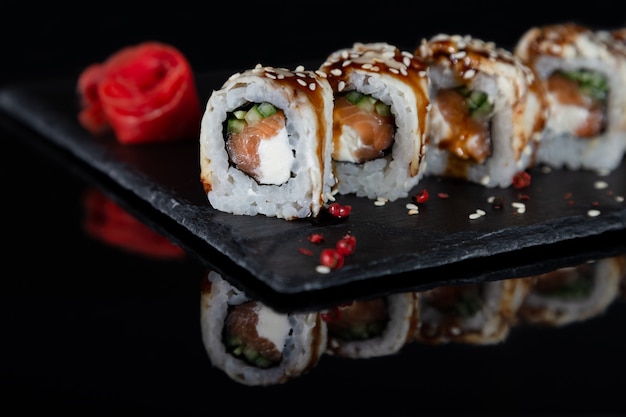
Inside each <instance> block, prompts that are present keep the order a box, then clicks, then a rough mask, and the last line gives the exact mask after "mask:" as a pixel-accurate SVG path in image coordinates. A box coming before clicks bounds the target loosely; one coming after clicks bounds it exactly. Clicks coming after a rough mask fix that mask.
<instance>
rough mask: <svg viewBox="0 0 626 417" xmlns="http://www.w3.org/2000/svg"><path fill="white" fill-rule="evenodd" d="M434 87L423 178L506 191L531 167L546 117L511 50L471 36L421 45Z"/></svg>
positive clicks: (538, 92)
mask: <svg viewBox="0 0 626 417" xmlns="http://www.w3.org/2000/svg"><path fill="white" fill-rule="evenodd" d="M415 55H416V56H418V57H420V58H422V59H423V60H425V61H426V63H427V64H428V71H429V76H430V81H431V87H430V101H431V104H432V108H431V110H430V115H429V116H430V117H429V119H430V123H429V129H428V133H427V138H428V139H427V140H428V147H429V148H428V153H427V154H426V175H429V176H441V177H448V178H455V179H460V180H463V181H469V182H472V183H477V184H482V185H484V186H486V187H508V186H510V185H511V184H512V183H513V178H514V176H515V175H516V174H517V173H519V172H521V171H524V170H526V169H527V168H529V167H531V166H532V165H533V163H534V155H535V151H536V149H537V147H538V146H539V141H540V138H541V135H540V133H541V132H542V130H543V128H544V126H545V122H546V118H547V111H548V108H547V102H546V98H545V91H544V90H543V88H542V85H541V83H540V82H539V81H538V80H537V79H536V77H535V75H534V73H533V72H532V70H531V69H530V68H528V66H526V65H524V64H523V63H522V62H521V60H520V59H519V58H517V57H515V56H514V55H513V54H512V53H511V52H510V51H508V50H505V49H503V48H499V47H496V45H495V44H494V43H492V42H486V41H483V40H481V39H477V38H473V37H471V36H469V35H467V36H461V35H447V34H439V35H436V36H433V37H431V38H430V39H423V40H422V42H421V44H420V45H419V46H418V47H417V48H416V50H415Z"/></svg>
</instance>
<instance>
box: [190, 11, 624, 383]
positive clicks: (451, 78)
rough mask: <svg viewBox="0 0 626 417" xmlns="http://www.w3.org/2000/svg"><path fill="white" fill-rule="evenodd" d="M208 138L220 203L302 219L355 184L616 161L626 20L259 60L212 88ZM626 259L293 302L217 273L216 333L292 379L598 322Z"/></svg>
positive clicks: (209, 320) (386, 187)
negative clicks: (294, 307) (336, 361)
mask: <svg viewBox="0 0 626 417" xmlns="http://www.w3.org/2000/svg"><path fill="white" fill-rule="evenodd" d="M200 148H201V153H200V158H201V161H200V165H201V180H202V183H203V184H204V188H205V190H206V192H207V196H208V199H209V201H210V202H211V204H212V205H213V207H214V208H216V209H218V210H221V211H225V212H230V213H234V214H244V215H256V214H263V215H266V216H271V217H278V218H283V219H287V220H291V219H295V218H305V217H310V216H316V215H318V214H319V212H320V211H321V210H323V209H324V207H326V206H327V205H328V203H329V202H331V201H334V200H333V199H334V196H336V195H337V193H339V194H348V193H354V194H356V195H357V196H360V197H364V198H369V199H373V200H377V199H384V200H386V201H394V200H396V199H398V198H401V197H406V196H407V195H409V193H411V192H412V190H413V189H414V188H415V187H416V185H417V184H418V183H419V181H420V179H421V178H423V177H424V176H441V177H446V178H453V179H456V180H461V181H467V182H470V183H474V184H480V185H481V186H484V187H493V188H495V187H510V186H511V185H512V183H513V181H514V177H515V175H516V174H517V173H519V172H522V171H525V170H528V169H531V168H533V167H535V166H538V165H539V164H542V165H546V166H549V167H552V168H555V169H567V170H588V171H597V172H598V173H599V175H600V174H601V175H606V174H610V173H611V172H613V171H615V170H616V169H617V168H618V167H619V166H620V164H621V162H622V159H623V155H624V152H625V149H626V28H614V29H601V30H596V29H593V30H592V29H590V28H588V27H585V26H583V25H580V24H577V23H558V24H552V25H546V26H540V27H539V26H538V27H532V28H530V29H529V30H528V31H527V32H526V33H524V34H523V35H522V36H521V38H520V39H519V42H518V43H517V44H516V45H515V46H514V48H513V49H512V50H507V49H504V48H502V47H498V46H496V45H495V44H494V43H493V42H487V41H483V40H481V39H477V38H475V37H471V36H469V35H447V34H438V35H435V36H433V37H431V38H429V39H423V40H422V41H421V43H419V45H417V47H416V48H415V50H414V51H402V50H399V49H398V48H397V47H395V46H394V45H390V44H388V43H384V42H377V43H354V44H353V45H352V46H351V47H350V48H346V49H341V50H338V51H334V52H332V53H331V54H329V56H328V57H327V59H326V60H325V61H324V62H323V63H322V64H321V65H320V67H319V68H316V69H315V70H307V69H305V68H296V69H294V70H287V69H284V68H273V67H264V66H261V65H258V66H257V67H255V68H250V69H249V70H247V71H243V72H240V73H236V74H233V75H232V76H231V77H230V78H229V79H228V80H227V81H225V83H224V85H223V87H222V88H221V89H219V90H216V91H214V92H213V93H212V95H211V97H210V98H209V100H208V104H207V108H206V112H205V114H204V117H203V119H202V126H201V132H200ZM625 265H626V256H624V255H618V256H613V257H608V258H604V259H595V260H591V261H587V262H584V263H582V264H580V265H575V266H571V267H564V268H559V269H557V270H554V271H550V272H547V273H544V274H541V275H536V276H531V277H524V278H512V279H504V280H497V281H487V282H482V283H473V284H464V285H450V286H443V287H437V288H432V289H428V290H424V291H419V292H403V293H398V294H392V295H387V296H383V297H376V298H371V299H364V300H355V301H353V302H351V303H346V304H343V305H340V306H337V307H335V308H329V309H325V310H323V311H315V312H298V313H292V314H287V313H280V312H277V311H275V310H273V309H272V308H270V307H268V306H265V305H264V304H263V303H261V302H259V301H256V300H254V299H251V298H250V297H248V296H247V295H246V294H245V293H244V292H242V291H240V290H238V289H237V288H235V287H233V286H232V285H231V284H230V283H229V282H227V281H226V280H224V279H223V278H222V277H221V276H220V275H219V274H218V273H216V272H213V271H211V272H208V273H207V275H206V277H205V279H204V280H203V287H202V297H201V300H202V305H201V307H202V308H201V312H202V315H201V322H202V337H203V342H204V344H205V346H206V349H207V352H208V354H209V356H210V359H211V362H212V363H213V365H214V366H216V367H218V368H220V369H222V370H224V372H226V373H227V374H228V376H229V377H231V378H232V379H233V380H235V381H237V382H240V383H242V384H247V385H272V384H279V383H284V382H286V381H288V380H290V379H292V378H294V377H297V376H300V375H302V374H304V373H305V372H307V371H309V370H310V369H311V368H312V367H314V366H315V365H316V364H317V363H318V361H319V360H320V358H321V357H322V356H323V355H324V354H329V355H336V356H343V357H347V358H370V357H375V356H384V355H391V354H395V353H397V352H399V351H400V350H401V349H403V348H404V347H405V346H406V345H407V344H409V343H414V342H418V343H428V344H443V343H450V342H453V343H468V344H476V345H486V344H495V343H501V342H504V341H505V340H506V339H507V336H508V334H509V333H510V331H511V330H512V329H513V327H514V326H516V325H518V324H521V323H527V324H537V325H545V326H553V327H558V326H564V325H568V324H571V323H573V322H578V321H581V320H586V319H590V318H592V317H595V316H598V315H601V314H602V313H603V312H605V311H606V309H607V308H608V307H609V306H610V305H611V304H612V303H613V302H614V301H615V300H626V288H625V287H626V284H625V281H626V278H624V276H625V269H626V266H625Z"/></svg>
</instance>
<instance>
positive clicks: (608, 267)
mask: <svg viewBox="0 0 626 417" xmlns="http://www.w3.org/2000/svg"><path fill="white" fill-rule="evenodd" d="M623 275H624V258H623V257H620V256H618V257H611V258H605V259H601V260H598V261H593V262H586V263H583V264H580V265H577V266H573V267H566V268H559V269H557V270H555V271H551V272H547V273H545V274H542V275H538V276H536V277H534V278H535V281H534V285H533V287H532V289H531V291H530V293H529V294H528V297H527V298H526V300H525V301H524V303H523V304H522V306H521V307H520V309H519V311H518V316H519V318H520V320H522V321H523V322H526V323H533V324H544V325H550V326H561V325H565V324H569V323H572V322H576V321H582V320H586V319H589V318H591V317H594V316H597V315H599V314H602V313H603V312H604V311H605V310H606V309H607V307H608V306H609V305H610V304H611V303H612V302H613V301H614V300H615V299H616V297H617V296H618V294H619V285H620V280H621V278H622V276H623Z"/></svg>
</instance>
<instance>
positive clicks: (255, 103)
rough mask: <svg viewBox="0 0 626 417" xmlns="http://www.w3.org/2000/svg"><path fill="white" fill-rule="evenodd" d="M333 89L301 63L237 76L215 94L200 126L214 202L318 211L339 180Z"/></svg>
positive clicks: (247, 210)
mask: <svg viewBox="0 0 626 417" xmlns="http://www.w3.org/2000/svg"><path fill="white" fill-rule="evenodd" d="M332 109H333V94H332V90H331V88H330V84H329V83H328V81H327V80H326V78H324V77H321V76H318V75H317V74H316V73H315V72H313V71H308V70H305V69H304V68H303V67H298V68H296V69H295V70H289V69H286V68H274V67H267V66H266V67H263V66H261V65H257V67H256V68H253V69H249V70H246V71H244V72H241V73H236V74H234V75H232V76H231V77H230V78H229V79H228V80H227V81H226V82H225V83H224V84H223V86H222V88H221V89H219V90H216V91H213V93H212V94H211V96H210V97H209V100H208V103H207V106H206V110H205V113H204V115H203V118H202V123H201V130H200V179H201V182H202V184H203V187H204V190H205V192H206V193H207V197H208V199H209V202H210V203H211V205H212V206H213V208H215V209H217V210H220V211H224V212H228V213H233V214H240V215H250V216H252V215H257V214H263V215H266V216H268V217H278V218H283V219H286V220H293V219H296V218H306V217H315V216H317V215H318V214H319V212H320V210H321V208H322V207H323V205H324V204H325V203H326V202H327V201H328V199H329V198H330V197H331V196H330V190H331V187H332V185H333V184H334V176H333V173H332V166H331V160H330V157H331V150H332Z"/></svg>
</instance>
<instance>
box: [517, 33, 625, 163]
mask: <svg viewBox="0 0 626 417" xmlns="http://www.w3.org/2000/svg"><path fill="white" fill-rule="evenodd" d="M623 36H624V35H623V31H620V30H615V31H613V32H608V31H593V30H591V29H589V28H587V27H585V26H582V25H579V24H575V23H564V24H554V25H547V26H541V27H532V28H530V29H529V30H528V31H527V32H525V33H524V34H523V35H522V37H521V38H520V39H519V41H518V43H517V45H516V47H515V54H516V55H517V56H519V57H520V58H521V59H522V60H523V61H524V62H525V63H526V64H527V65H528V66H530V67H532V68H533V69H534V71H535V72H536V73H537V75H538V77H539V79H540V80H541V82H542V83H543V84H544V86H545V88H546V90H547V98H548V102H549V106H550V117H549V118H548V122H547V126H546V129H545V130H544V132H543V138H542V141H541V147H540V148H539V150H538V152H537V162H539V163H544V164H546V165H549V166H552V167H556V168H569V169H573V170H575V169H587V170H609V171H611V170H613V169H615V168H617V166H619V164H620V163H621V161H622V158H623V155H624V151H625V149H626V117H624V115H626V47H625V44H624V37H623ZM620 38H621V40H620Z"/></svg>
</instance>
